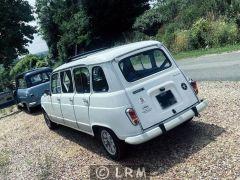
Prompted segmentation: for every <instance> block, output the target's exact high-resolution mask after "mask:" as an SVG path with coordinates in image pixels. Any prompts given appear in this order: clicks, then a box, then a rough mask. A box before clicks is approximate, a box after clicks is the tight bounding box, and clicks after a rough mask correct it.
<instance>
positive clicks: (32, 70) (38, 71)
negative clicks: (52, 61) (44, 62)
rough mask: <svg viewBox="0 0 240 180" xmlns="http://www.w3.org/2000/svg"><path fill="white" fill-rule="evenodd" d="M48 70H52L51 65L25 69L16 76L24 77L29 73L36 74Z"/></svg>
mask: <svg viewBox="0 0 240 180" xmlns="http://www.w3.org/2000/svg"><path fill="white" fill-rule="evenodd" d="M46 71H52V69H51V68H49V67H42V68H36V69H31V70H29V71H25V72H24V73H21V74H18V75H17V76H16V78H19V77H23V76H24V77H26V76H29V75H34V74H38V73H41V72H46Z"/></svg>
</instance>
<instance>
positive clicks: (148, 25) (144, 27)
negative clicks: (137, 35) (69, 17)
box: [133, 8, 166, 36]
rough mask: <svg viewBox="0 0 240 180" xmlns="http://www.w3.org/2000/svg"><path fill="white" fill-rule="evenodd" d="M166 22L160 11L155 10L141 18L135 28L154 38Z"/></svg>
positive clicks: (147, 12) (136, 22) (137, 20)
mask: <svg viewBox="0 0 240 180" xmlns="http://www.w3.org/2000/svg"><path fill="white" fill-rule="evenodd" d="M165 21H166V20H165V17H164V16H163V14H162V13H160V11H159V10H158V9H155V8H154V9H150V10H147V11H146V12H145V13H144V14H143V15H141V16H139V17H138V18H137V19H136V21H135V23H134V25H133V28H134V29H135V30H138V31H140V32H142V33H145V34H146V35H148V36H154V35H156V33H157V32H158V29H159V27H161V26H162V25H163V23H164V22H165Z"/></svg>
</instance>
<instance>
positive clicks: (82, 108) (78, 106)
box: [73, 67, 92, 133]
mask: <svg viewBox="0 0 240 180" xmlns="http://www.w3.org/2000/svg"><path fill="white" fill-rule="evenodd" d="M73 77H74V82H75V88H76V94H75V96H74V112H75V117H76V122H77V124H78V127H79V129H80V130H81V131H84V132H86V133H91V131H92V130H91V126H90V121H89V115H88V114H89V113H88V111H89V102H90V101H89V98H90V74H89V70H88V68H87V67H77V68H75V69H73Z"/></svg>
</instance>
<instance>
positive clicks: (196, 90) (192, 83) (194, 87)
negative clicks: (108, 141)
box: [190, 80, 198, 94]
mask: <svg viewBox="0 0 240 180" xmlns="http://www.w3.org/2000/svg"><path fill="white" fill-rule="evenodd" d="M190 84H191V86H192V88H193V90H194V91H195V93H196V94H198V86H197V82H196V81H193V80H190Z"/></svg>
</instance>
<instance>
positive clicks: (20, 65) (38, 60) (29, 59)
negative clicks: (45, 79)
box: [10, 54, 48, 77]
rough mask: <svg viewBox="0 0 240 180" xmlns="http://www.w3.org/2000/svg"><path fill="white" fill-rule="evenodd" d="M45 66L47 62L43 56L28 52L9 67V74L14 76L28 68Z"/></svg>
mask: <svg viewBox="0 0 240 180" xmlns="http://www.w3.org/2000/svg"><path fill="white" fill-rule="evenodd" d="M46 66H48V64H47V62H46V60H45V59H44V57H39V56H36V55H32V54H29V55H26V56H24V57H23V58H21V59H19V60H18V61H17V63H16V64H15V65H14V66H13V68H12V69H11V72H10V75H11V76H12V77H15V76H16V75H17V74H20V73H23V72H25V71H28V70H30V69H33V68H38V67H46Z"/></svg>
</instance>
